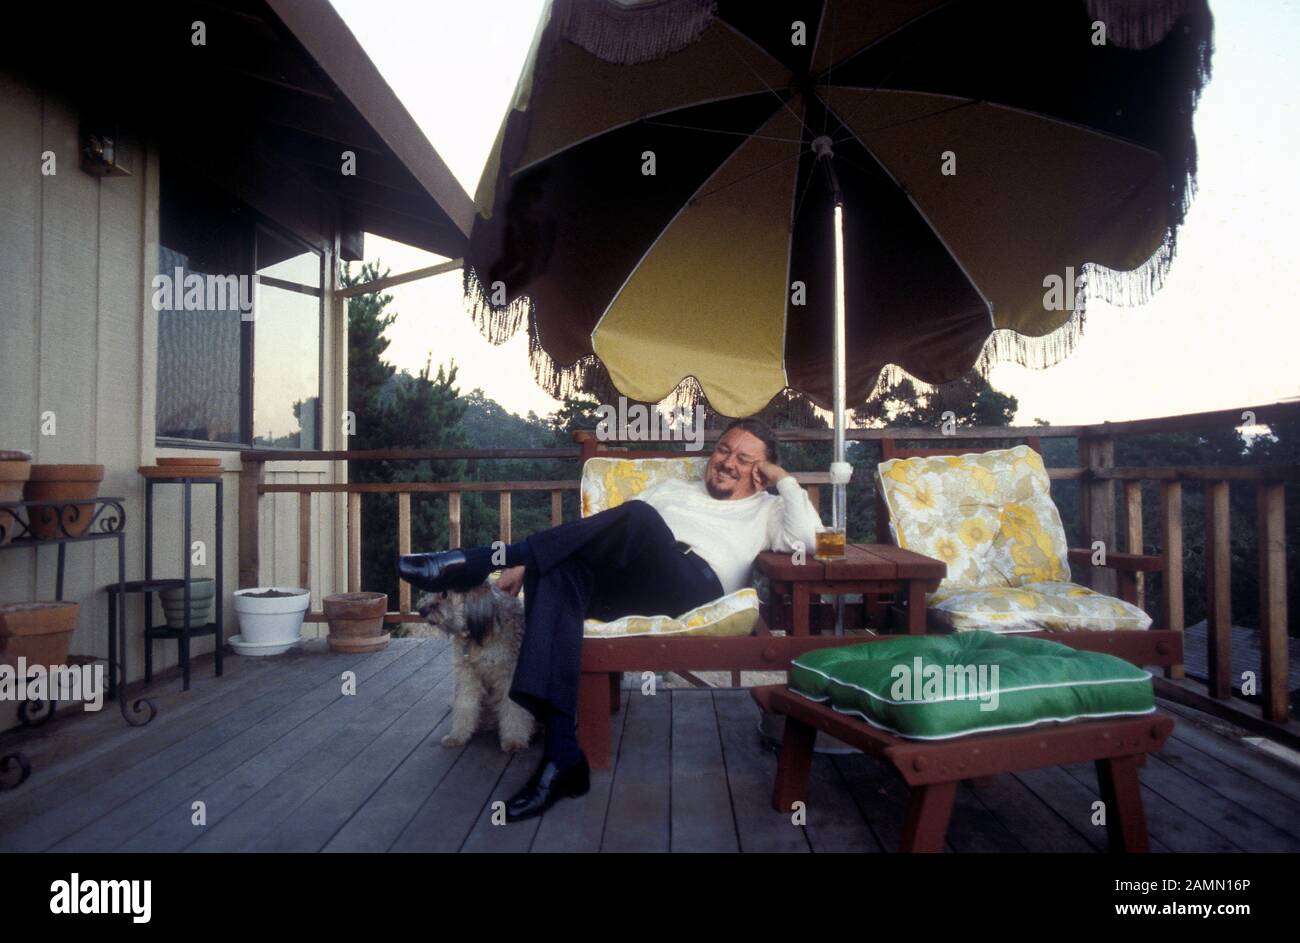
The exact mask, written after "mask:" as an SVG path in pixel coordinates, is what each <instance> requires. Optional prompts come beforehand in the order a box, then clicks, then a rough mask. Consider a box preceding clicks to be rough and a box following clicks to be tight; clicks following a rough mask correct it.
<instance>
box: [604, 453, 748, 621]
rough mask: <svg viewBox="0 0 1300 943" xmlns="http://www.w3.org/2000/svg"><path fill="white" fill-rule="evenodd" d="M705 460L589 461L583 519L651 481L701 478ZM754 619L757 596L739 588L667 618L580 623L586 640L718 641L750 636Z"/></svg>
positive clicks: (629, 496)
mask: <svg viewBox="0 0 1300 943" xmlns="http://www.w3.org/2000/svg"><path fill="white" fill-rule="evenodd" d="M708 463H709V460H708V459H707V458H705V457H702V456H701V457H698V458H697V457H682V458H636V459H630V458H589V459H587V462H586V464H584V465H583V466H582V516H583V517H590V516H591V515H592V514H595V513H597V512H599V511H604V510H606V509H607V508H616V507H618V506H619V505H620V504H622V503H623V502H624V501H627V500H629V499H630V498H635V497H636V496H637V495H638V494H640V493H641V492H642V491H644V490H645V489H646V487H647V486H648V485H650V484H652V483H654V482H659V481H664V480H666V479H669V478H678V479H681V480H682V481H699V480H700V479H702V478H703V477H704V467H705V466H706V465H707V464H708ZM757 621H758V594H757V593H755V592H754V591H753V590H752V589H749V588H745V589H738V590H736V592H734V593H729V594H728V595H726V596H723V597H722V598H721V599H715V600H714V601H713V602H711V603H706V604H705V605H703V606H699V607H697V608H695V609H692V610H691V611H690V612H686V613H683V614H682V615H680V616H678V617H677V618H676V619H674V618H672V617H671V616H624V617H623V618H621V619H615V620H614V621H612V622H601V621H599V620H597V619H588V620H587V621H586V623H584V625H583V635H585V636H586V637H587V638H628V637H631V636H636V635H681V636H691V635H698V636H710V637H714V638H720V637H723V636H732V635H749V634H750V633H751V632H753V631H754V624H755V623H756V622H757Z"/></svg>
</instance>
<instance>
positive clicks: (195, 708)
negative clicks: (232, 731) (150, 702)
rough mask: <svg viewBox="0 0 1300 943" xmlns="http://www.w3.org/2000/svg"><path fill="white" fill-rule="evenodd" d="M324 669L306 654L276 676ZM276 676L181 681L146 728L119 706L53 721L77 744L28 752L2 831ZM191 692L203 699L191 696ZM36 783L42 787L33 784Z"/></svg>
mask: <svg viewBox="0 0 1300 943" xmlns="http://www.w3.org/2000/svg"><path fill="white" fill-rule="evenodd" d="M339 657H340V658H345V657H348V656H339ZM231 660H232V661H234V660H235V659H231ZM240 660H249V659H240ZM348 663H349V664H350V663H351V660H349V662H348ZM322 670H323V669H322V667H321V665H320V659H319V658H303V659H300V660H297V661H291V662H288V663H286V664H284V665H282V671H281V672H280V673H278V674H276V675H274V677H275V679H276V683H277V684H292V683H294V679H295V678H300V677H303V675H304V673H305V672H309V671H314V672H316V673H317V674H319V673H320V672H321V671H322ZM270 680H271V676H267V677H265V678H263V677H260V676H259V677H256V679H254V680H250V681H249V686H247V687H245V686H242V685H240V684H239V683H236V684H234V685H232V686H231V687H230V688H216V687H213V688H212V689H210V690H204V689H203V688H202V682H200V681H198V680H197V679H196V680H195V683H194V684H193V685H192V686H191V688H190V691H189V692H187V693H181V692H180V682H179V681H177V683H176V693H177V699H176V700H174V701H172V700H168V698H167V696H163V697H160V698H158V700H157V704H158V708H159V710H158V714H157V716H155V717H154V719H153V721H152V722H151V723H149V724H147V725H145V726H143V727H132V726H130V725H129V724H127V723H126V721H125V720H123V719H122V715H121V714H120V713H119V712H118V710H117V709H116V706H114V707H113V708H111V709H107V710H105V711H102V712H99V713H98V714H94V715H87V716H86V717H85V718H84V723H83V722H82V721H81V720H80V719H68V720H60V721H55V722H52V724H51V726H52V727H53V725H54V724H56V723H57V724H59V725H61V726H60V728H59V729H58V730H54V731H52V732H51V736H52V737H54V738H56V739H57V738H59V737H62V736H63V735H64V731H67V732H68V733H69V734H71V735H70V736H68V739H69V740H70V741H71V742H72V743H74V744H75V746H74V747H73V748H71V749H70V750H69V751H67V752H66V753H64V751H60V753H63V754H64V755H62V758H61V759H58V760H56V761H54V762H52V763H42V762H41V760H39V759H37V756H38V755H39V754H30V753H29V754H28V758H29V759H30V760H31V761H32V766H33V767H34V772H33V774H32V779H31V780H29V781H28V783H27V784H25V785H24V786H23V788H21V789H15V790H12V791H9V792H3V793H0V833H3V832H5V831H7V830H8V829H9V828H11V827H12V826H13V825H14V823H16V822H22V821H25V820H26V819H28V818H31V817H33V816H35V815H39V814H41V813H43V812H45V811H47V810H48V809H49V808H50V807H51V806H53V805H57V804H59V803H60V802H64V801H70V800H72V799H75V798H76V797H78V796H80V795H81V793H82V791H83V790H84V788H85V776H84V773H83V771H85V770H93V775H94V776H95V777H96V778H98V779H104V778H108V777H111V776H113V775H115V774H116V773H119V772H121V771H122V770H125V769H129V768H130V767H131V766H132V765H134V764H135V763H138V762H141V761H143V760H144V759H146V758H148V757H149V756H152V755H153V754H155V753H158V752H161V751H162V750H164V749H166V748H168V747H171V746H174V745H175V744H177V743H180V742H182V741H184V740H185V739H187V738H188V737H189V736H190V735H191V734H192V732H193V731H194V730H195V729H205V728H207V727H211V726H213V725H214V724H217V723H218V722H220V721H221V720H222V719H223V718H225V717H228V716H229V715H231V714H233V713H234V712H235V711H237V710H240V709H241V708H242V707H243V706H244V705H245V704H246V703H247V701H249V700H252V699H256V698H258V697H261V696H263V694H264V693H265V691H266V689H267V688H268V687H270V686H271V685H270V683H269V682H270ZM213 692H215V693H213ZM191 694H198V695H200V697H196V698H195V699H193V700H188V698H189V696H190V695H191ZM204 695H206V696H204ZM200 698H201V699H200ZM110 712H111V713H110ZM82 726H85V727H86V728H87V729H89V730H90V731H91V732H92V733H91V735H90V736H89V737H88V736H86V735H85V733H84V732H83V731H81V730H80V729H78V728H80V727H82ZM96 735H98V736H99V737H100V738H101V739H100V740H99V741H97V740H96V739H95V736H96ZM9 743H10V746H8V747H6V749H13V748H19V749H22V750H24V752H26V750H27V746H26V743H25V742H24V741H23V740H22V739H15V740H13V741H9ZM77 751H80V752H77ZM47 758H48V755H47ZM32 786H36V787H38V788H35V789H33V788H30V787H32Z"/></svg>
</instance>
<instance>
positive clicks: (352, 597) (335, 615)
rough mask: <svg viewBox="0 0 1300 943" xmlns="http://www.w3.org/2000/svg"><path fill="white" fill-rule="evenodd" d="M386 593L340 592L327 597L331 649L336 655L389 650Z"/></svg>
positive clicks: (326, 616) (326, 608)
mask: <svg viewBox="0 0 1300 943" xmlns="http://www.w3.org/2000/svg"><path fill="white" fill-rule="evenodd" d="M387 611H388V595H387V594H386V593H337V594H335V595H333V596H326V597H325V618H326V619H328V620H329V624H330V634H329V646H330V649H331V650H332V651H336V652H377V651H380V650H381V649H384V648H387V647H388V640H389V638H390V637H391V635H390V633H388V632H385V631H384V613H385V612H387Z"/></svg>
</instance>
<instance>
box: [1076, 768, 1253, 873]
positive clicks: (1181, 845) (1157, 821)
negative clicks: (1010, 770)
mask: <svg viewBox="0 0 1300 943" xmlns="http://www.w3.org/2000/svg"><path fill="white" fill-rule="evenodd" d="M1154 759H1155V755H1154V754H1152V755H1150V756H1148V758H1147V765H1146V766H1145V767H1143V768H1142V769H1140V770H1139V771H1138V780H1139V781H1140V782H1141V783H1142V806H1143V809H1144V810H1145V811H1146V819H1147V832H1148V833H1149V834H1150V835H1151V837H1152V838H1155V839H1158V840H1159V841H1160V843H1161V845H1163V846H1164V847H1165V848H1168V849H1169V850H1170V851H1175V852H1178V851H1238V850H1240V848H1239V846H1237V845H1235V844H1233V843H1232V842H1231V841H1229V840H1228V839H1226V838H1224V837H1223V836H1221V835H1219V834H1218V833H1217V832H1215V831H1214V830H1213V829H1212V828H1209V827H1207V826H1206V825H1205V824H1204V823H1203V822H1201V821H1199V820H1198V819H1197V818H1196V817H1195V816H1194V815H1192V814H1191V813H1190V812H1189V810H1187V809H1184V808H1182V807H1180V806H1179V805H1178V804H1177V803H1176V802H1171V801H1169V800H1168V799H1166V798H1165V797H1164V796H1162V795H1160V794H1159V793H1156V792H1152V791H1151V789H1150V788H1149V787H1148V786H1147V785H1146V783H1147V775H1148V772H1149V770H1150V768H1151V765H1152V762H1153V761H1154ZM1058 768H1059V769H1060V770H1061V771H1062V772H1063V773H1065V774H1066V775H1067V776H1070V777H1072V778H1073V779H1075V780H1076V781H1077V782H1079V783H1080V784H1081V785H1083V786H1084V787H1085V788H1086V789H1088V791H1089V792H1090V794H1091V796H1092V801H1096V800H1098V799H1100V798H1101V792H1100V790H1099V789H1098V788H1097V770H1096V768H1095V767H1094V766H1093V765H1092V764H1091V763H1088V764H1082V763H1078V764H1071V765H1069V766H1062V767H1058Z"/></svg>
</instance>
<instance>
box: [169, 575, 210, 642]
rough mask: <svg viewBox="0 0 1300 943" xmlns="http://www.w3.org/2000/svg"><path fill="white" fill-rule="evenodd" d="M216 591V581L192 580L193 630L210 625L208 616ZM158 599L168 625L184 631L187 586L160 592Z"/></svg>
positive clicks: (191, 614)
mask: <svg viewBox="0 0 1300 943" xmlns="http://www.w3.org/2000/svg"><path fill="white" fill-rule="evenodd" d="M216 591H217V584H216V581H215V580H212V579H209V578H207V577H203V578H200V579H193V580H190V628H191V629H197V628H199V627H200V626H204V625H207V624H208V615H209V613H210V612H211V610H212V597H213V596H214V595H215V594H216ZM158 597H159V599H161V600H162V607H163V614H164V615H165V616H166V617H167V625H168V626H169V627H170V628H173V629H183V628H184V627H185V586H184V585H181V586H171V587H169V588H167V589H164V590H163V591H162V592H160V593H159V594H158Z"/></svg>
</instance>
